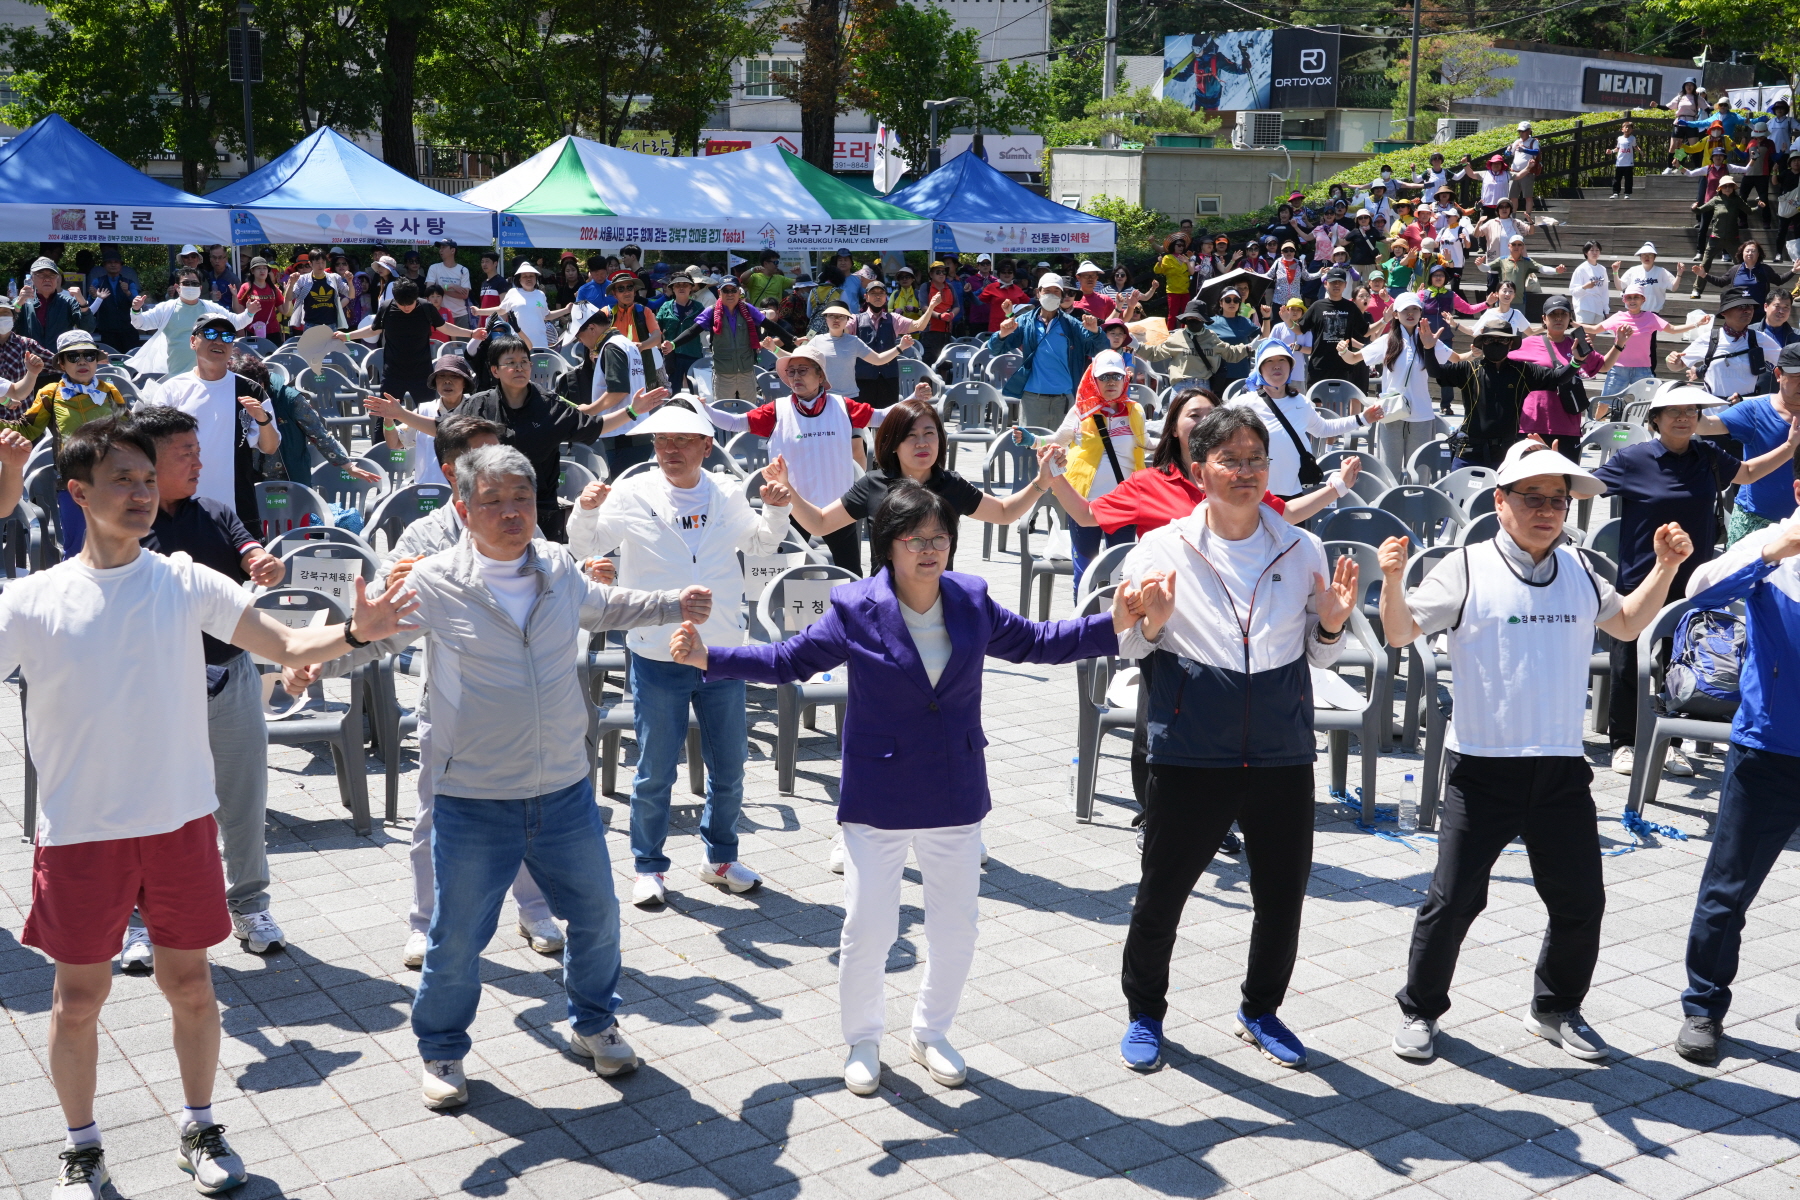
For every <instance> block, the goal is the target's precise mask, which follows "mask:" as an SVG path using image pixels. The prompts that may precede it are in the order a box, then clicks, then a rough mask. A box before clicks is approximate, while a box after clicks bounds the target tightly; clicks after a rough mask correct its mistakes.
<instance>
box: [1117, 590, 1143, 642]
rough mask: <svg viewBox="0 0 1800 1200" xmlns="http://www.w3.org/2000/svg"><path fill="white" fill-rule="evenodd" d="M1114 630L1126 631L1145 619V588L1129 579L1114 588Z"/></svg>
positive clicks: (1118, 631)
mask: <svg viewBox="0 0 1800 1200" xmlns="http://www.w3.org/2000/svg"><path fill="white" fill-rule="evenodd" d="M1112 619H1113V632H1114V633H1124V632H1125V631H1126V630H1127V629H1130V628H1131V627H1132V626H1133V625H1136V624H1137V623H1138V622H1139V621H1141V620H1143V619H1144V593H1143V589H1142V588H1140V587H1138V586H1137V585H1136V584H1134V583H1131V582H1129V581H1127V582H1125V583H1121V584H1120V585H1119V586H1118V587H1117V588H1115V589H1114V590H1113V598H1112Z"/></svg>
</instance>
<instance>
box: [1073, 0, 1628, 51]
mask: <svg viewBox="0 0 1800 1200" xmlns="http://www.w3.org/2000/svg"><path fill="white" fill-rule="evenodd" d="M1216 2H1217V3H1219V4H1224V5H1227V6H1229V7H1231V8H1235V9H1237V10H1238V11H1239V12H1244V13H1249V14H1250V15H1251V16H1253V17H1255V18H1256V19H1257V20H1259V21H1269V22H1273V23H1274V24H1276V25H1279V26H1281V27H1282V28H1284V29H1299V30H1304V31H1305V32H1307V33H1324V32H1325V30H1322V29H1320V28H1319V27H1317V26H1316V25H1296V24H1294V23H1293V22H1292V21H1283V20H1280V19H1278V18H1276V17H1270V16H1267V15H1265V14H1263V13H1259V12H1257V11H1256V10H1255V9H1253V8H1245V7H1244V6H1243V5H1242V4H1239V3H1237V0H1216ZM1627 3H1630V0H1601V3H1598V4H1596V3H1594V2H1593V0H1565V2H1564V3H1562V4H1556V5H1552V6H1551V7H1549V8H1545V9H1540V10H1538V11H1537V12H1531V13H1526V14H1525V15H1524V16H1519V17H1507V18H1505V19H1503V20H1499V21H1490V22H1488V23H1487V24H1486V25H1475V26H1471V27H1470V28H1468V29H1433V30H1431V31H1429V33H1428V34H1427V36H1429V37H1445V36H1449V35H1453V34H1459V33H1480V32H1481V31H1482V30H1484V29H1498V28H1499V27H1500V26H1502V25H1516V24H1518V23H1519V22H1521V21H1531V20H1536V19H1537V18H1538V17H1542V16H1545V15H1547V14H1549V13H1553V12H1560V11H1561V10H1563V9H1565V8H1617V7H1619V6H1621V5H1623V4H1627ZM1421 32H1425V31H1421ZM1338 36H1340V37H1347V38H1360V39H1362V40H1364V41H1370V42H1386V41H1392V40H1393V39H1394V37H1396V36H1398V35H1396V34H1379V35H1378V34H1371V33H1344V32H1342V31H1341V30H1340V31H1339V34H1338ZM1102 40H1104V39H1102Z"/></svg>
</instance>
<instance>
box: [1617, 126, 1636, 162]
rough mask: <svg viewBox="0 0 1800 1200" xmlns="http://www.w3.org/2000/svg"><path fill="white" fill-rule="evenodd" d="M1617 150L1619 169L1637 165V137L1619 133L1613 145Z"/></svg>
mask: <svg viewBox="0 0 1800 1200" xmlns="http://www.w3.org/2000/svg"><path fill="white" fill-rule="evenodd" d="M1615 144H1616V145H1617V146H1618V148H1619V157H1618V159H1617V162H1618V164H1619V165H1620V166H1621V167H1629V166H1634V165H1636V163H1637V137H1636V136H1635V135H1633V134H1629V133H1621V134H1620V135H1619V136H1618V139H1617V142H1616V143H1615Z"/></svg>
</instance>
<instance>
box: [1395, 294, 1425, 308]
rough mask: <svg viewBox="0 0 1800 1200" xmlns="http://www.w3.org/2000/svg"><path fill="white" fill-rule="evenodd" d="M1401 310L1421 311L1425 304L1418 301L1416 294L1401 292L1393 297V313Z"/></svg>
mask: <svg viewBox="0 0 1800 1200" xmlns="http://www.w3.org/2000/svg"><path fill="white" fill-rule="evenodd" d="M1403 308H1416V309H1419V310H1420V311H1423V310H1424V308H1425V303H1424V301H1422V300H1420V299H1419V297H1418V295H1417V294H1416V293H1413V292H1401V293H1400V294H1399V295H1398V296H1395V297H1394V311H1395V312H1399V311H1400V310H1401V309H1403Z"/></svg>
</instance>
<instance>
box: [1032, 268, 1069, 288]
mask: <svg viewBox="0 0 1800 1200" xmlns="http://www.w3.org/2000/svg"><path fill="white" fill-rule="evenodd" d="M1045 288H1055V289H1056V290H1057V291H1059V292H1060V291H1062V290H1063V278H1062V276H1061V275H1058V274H1057V273H1056V272H1055V271H1046V272H1044V273H1043V274H1042V275H1040V276H1038V281H1037V290H1038V291H1040V292H1041V291H1043V290H1044V289H1045Z"/></svg>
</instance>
